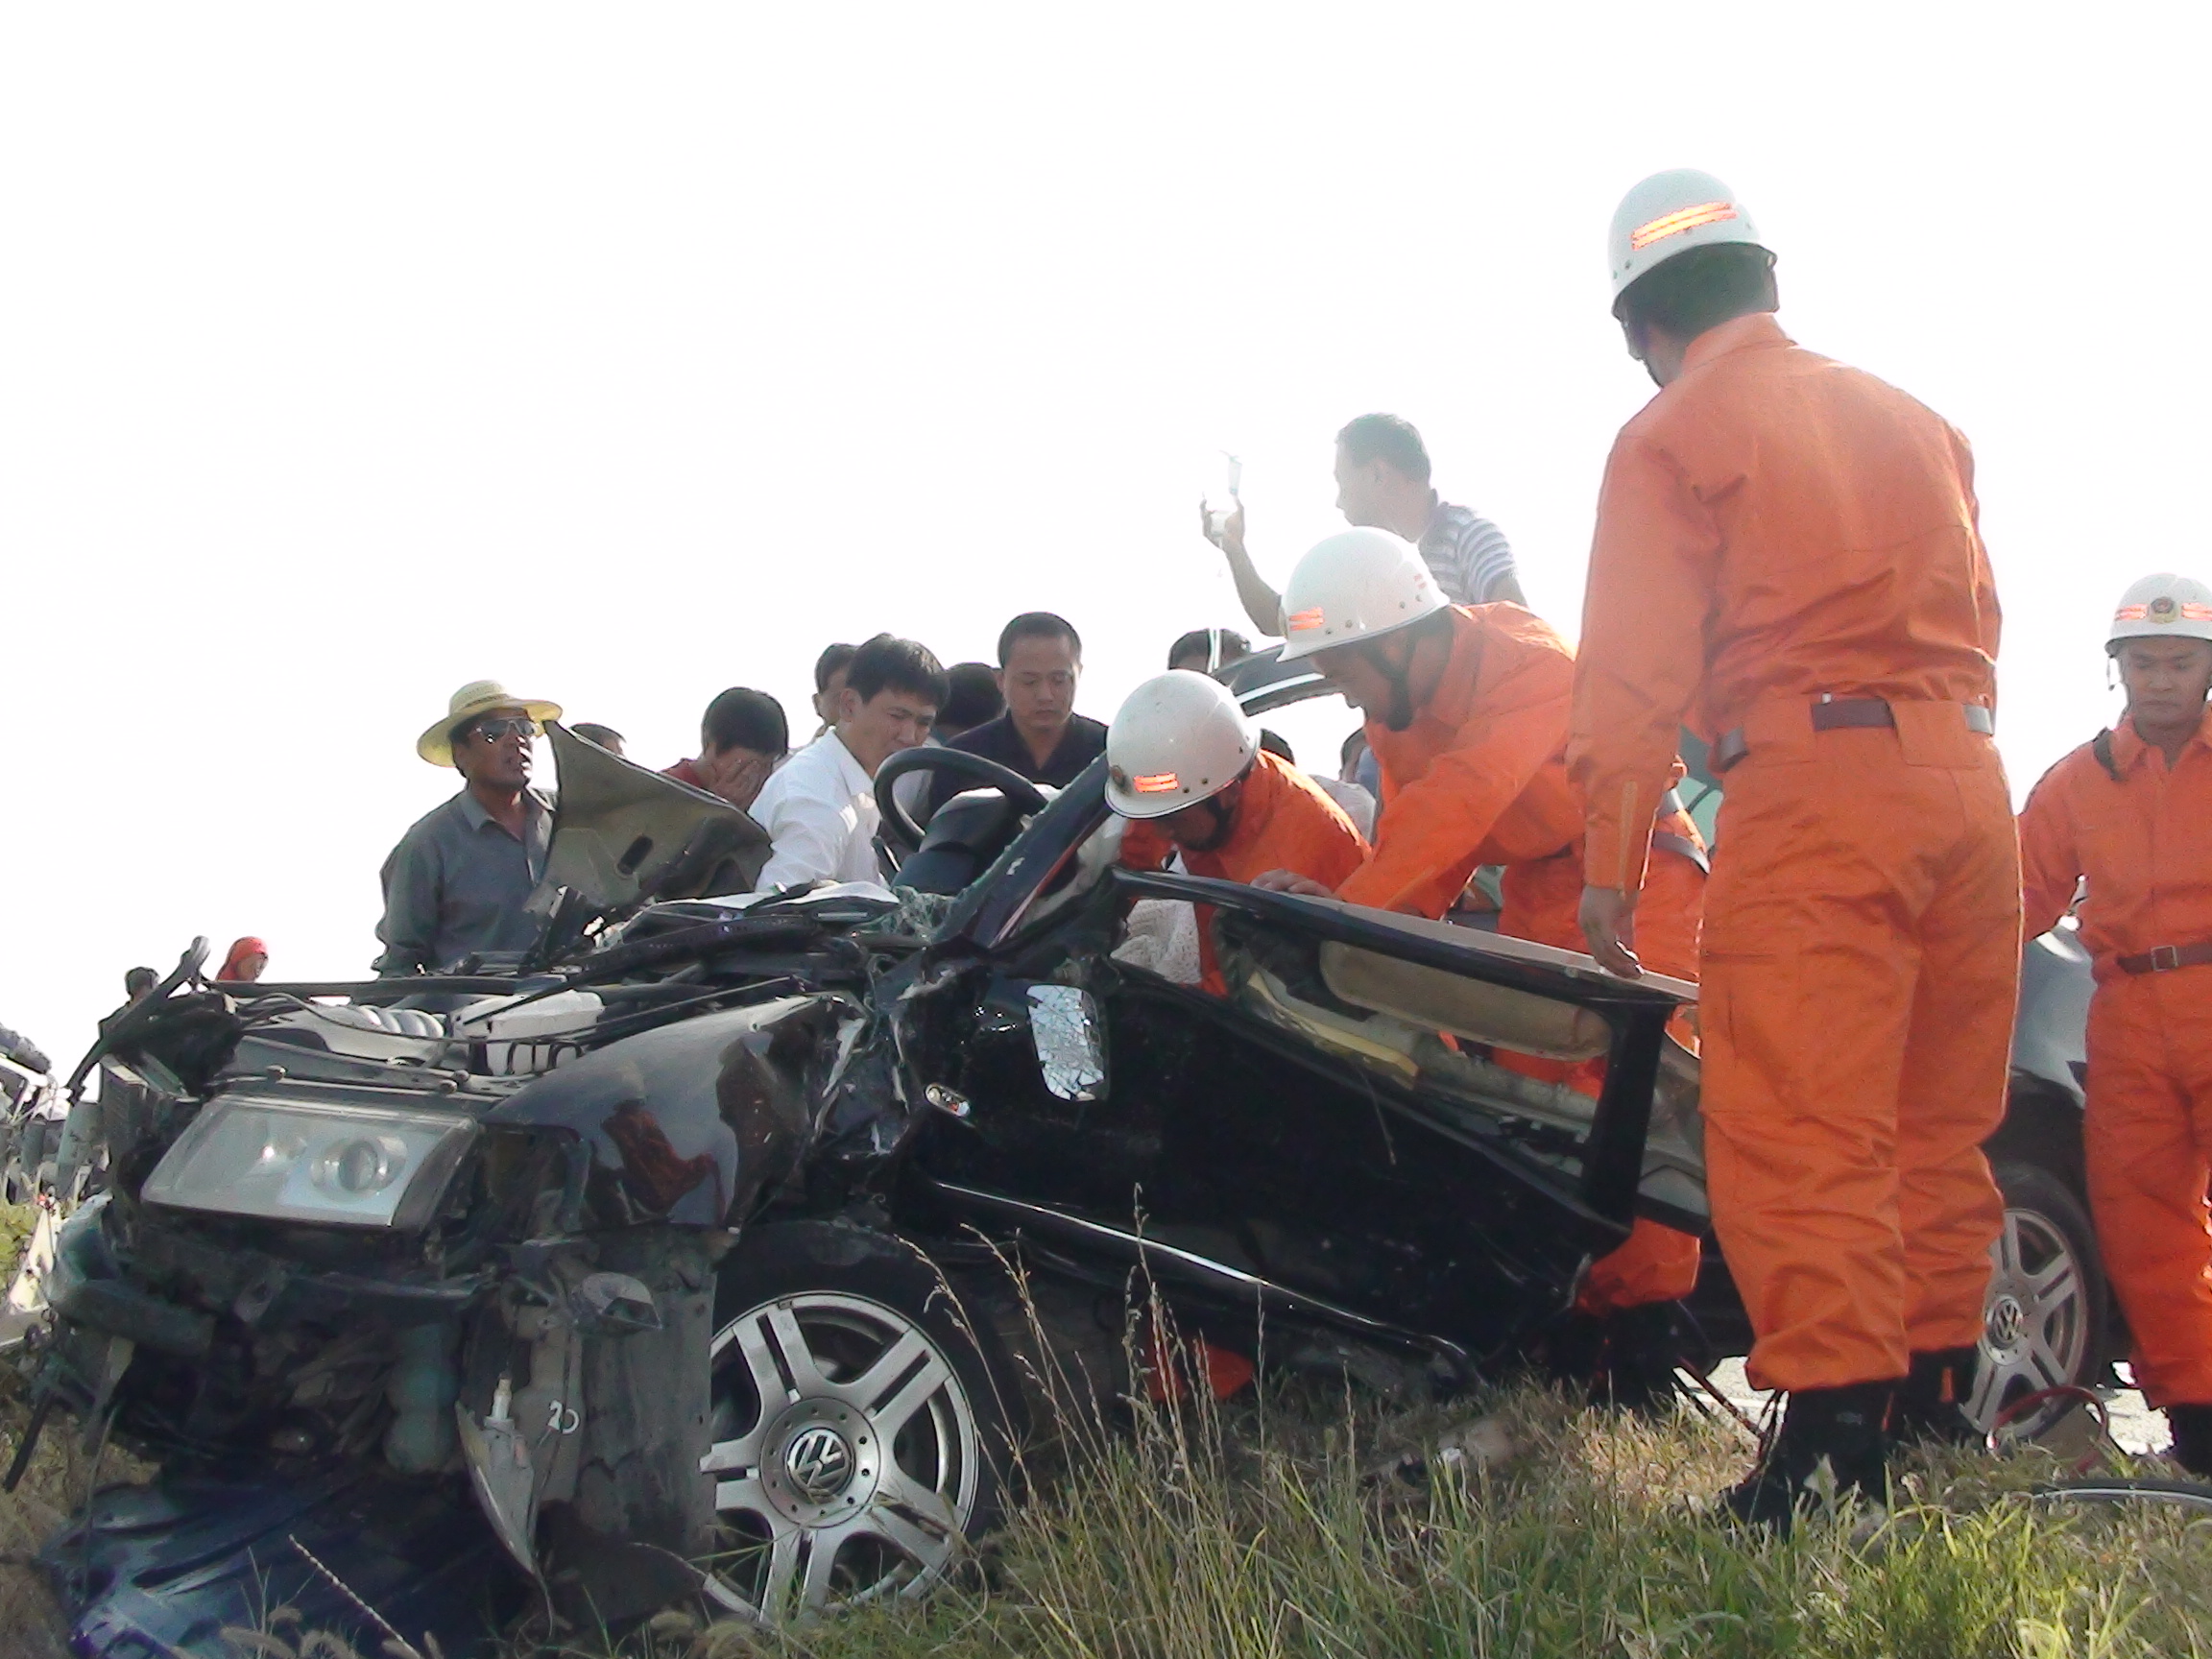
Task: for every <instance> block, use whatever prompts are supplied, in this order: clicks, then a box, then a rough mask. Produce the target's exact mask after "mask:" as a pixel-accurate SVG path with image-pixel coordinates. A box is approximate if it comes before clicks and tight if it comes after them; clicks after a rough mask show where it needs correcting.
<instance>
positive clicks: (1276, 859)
mask: <svg viewBox="0 0 2212 1659" xmlns="http://www.w3.org/2000/svg"><path fill="white" fill-rule="evenodd" d="M1106 803H1107V805H1110V806H1111V807H1113V809H1114V810H1115V811H1116V812H1118V813H1119V814H1120V815H1121V816H1122V817H1123V818H1125V819H1128V820H1129V821H1130V822H1129V825H1128V828H1127V829H1126V831H1125V832H1124V834H1123V837H1122V842H1121V862H1122V863H1124V864H1126V865H1128V866H1130V867H1131V868H1132V869H1138V870H1157V869H1159V868H1160V867H1161V866H1162V865H1164V864H1166V862H1167V860H1168V859H1169V858H1170V857H1172V856H1173V855H1174V854H1178V853H1180V854H1182V855H1183V867H1184V868H1185V869H1186V870H1188V871H1190V874H1191V875H1193V876H1205V877H1211V878H1214V879H1216V880H1222V881H1250V880H1251V879H1252V878H1254V877H1256V876H1261V875H1263V874H1265V873H1266V872H1268V871H1270V870H1295V871H1297V872H1298V873H1299V874H1300V875H1301V876H1305V877H1309V878H1311V879H1313V880H1315V881H1318V882H1322V883H1324V884H1328V885H1334V883H1336V882H1338V881H1341V880H1343V879H1344V878H1345V877H1346V876H1348V875H1350V874H1351V873H1352V872H1353V871H1354V870H1357V869H1358V867H1359V862H1360V860H1361V859H1362V858H1364V857H1365V856H1366V855H1367V843H1366V842H1365V841H1364V840H1362V839H1361V838H1360V835H1359V831H1358V829H1354V828H1353V825H1352V820H1351V819H1350V818H1349V817H1347V816H1346V815H1345V812H1344V809H1343V808H1342V807H1341V806H1339V805H1336V803H1335V802H1334V801H1333V800H1331V799H1330V798H1329V796H1328V795H1327V794H1326V793H1325V792H1323V790H1322V788H1321V786H1320V785H1319V784H1318V783H1315V782H1314V781H1312V780H1311V779H1310V778H1308V777H1307V776H1306V774H1305V773H1303V772H1301V771H1299V770H1298V769H1297V768H1296V767H1295V766H1292V765H1291V764H1290V763H1289V762H1288V761H1286V760H1281V759H1278V758H1277V757H1275V756H1273V755H1270V754H1268V753H1266V752H1265V751H1264V750H1262V748H1261V747H1260V733H1259V731H1258V729H1257V728H1255V727H1254V726H1253V724H1252V722H1251V720H1250V719H1249V718H1248V717H1247V716H1246V714H1245V713H1244V710H1243V709H1240V708H1238V706H1237V699H1236V698H1235V697H1234V696H1232V695H1231V694H1230V691H1229V688H1228V687H1227V686H1226V685H1222V684H1221V683H1220V682H1219V681H1218V680H1215V679H1213V678H1212V677H1211V676H1209V675H1205V674H1194V673H1192V672H1190V670H1189V669H1184V668H1175V669H1169V670H1168V671H1167V672H1166V673H1165V674H1159V675H1155V676H1154V677H1153V678H1152V679H1150V680H1147V681H1145V682H1144V684H1143V685H1140V686H1138V687H1137V689H1136V690H1134V691H1132V692H1130V693H1129V696H1128V698H1127V700H1126V701H1124V702H1123V703H1122V705H1121V708H1120V709H1119V711H1118V712H1117V713H1116V714H1115V716H1114V723H1113V724H1112V725H1111V726H1109V727H1108V728H1107V729H1106ZM1200 910H1201V914H1200V916H1199V918H1198V922H1199V926H1198V959H1199V965H1200V967H1201V969H1202V970H1203V981H1202V982H1203V984H1204V985H1205V987H1206V989H1207V990H1209V991H1211V992H1213V993H1214V995H1215V996H1220V995H1222V994H1223V992H1224V991H1225V989H1226V987H1225V985H1224V984H1223V982H1222V978H1221V970H1220V967H1219V964H1218V963H1217V962H1216V961H1215V959H1214V930H1213V928H1212V927H1211V926H1209V925H1208V923H1209V917H1208V915H1207V914H1206V910H1205V907H1204V906H1201V907H1200Z"/></svg>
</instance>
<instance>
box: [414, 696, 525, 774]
mask: <svg viewBox="0 0 2212 1659" xmlns="http://www.w3.org/2000/svg"><path fill="white" fill-rule="evenodd" d="M493 709H522V710H523V711H524V712H526V713H527V714H528V715H529V716H530V718H531V719H533V720H535V721H537V722H538V724H539V725H541V726H542V725H544V724H545V722H546V721H548V720H558V719H560V718H561V705H560V704H558V703H533V702H532V701H531V700H530V699H529V698H527V697H517V696H516V695H515V694H514V693H513V692H511V691H509V690H508V689H507V687H506V686H504V685H500V684H499V682H498V681H496V680H471V681H469V684H468V685H464V686H462V687H461V689H460V690H458V691H456V692H454V693H453V701H452V704H451V706H450V707H449V708H447V709H446V710H445V718H444V719H443V720H439V721H437V722H435V723H433V724H432V726H431V727H430V729H429V730H428V731H427V732H425V733H422V735H421V736H420V737H418V738H416V739H415V753H416V754H418V755H420V756H421V757H422V758H423V759H425V760H427V761H429V762H430V764H431V765H433V766H450V765H452V764H453V732H454V729H455V728H456V727H458V726H459V725H460V724H461V723H462V722H463V721H464V720H473V719H474V718H475V717H476V716H477V715H479V714H489V713H491V712H492V710H493Z"/></svg>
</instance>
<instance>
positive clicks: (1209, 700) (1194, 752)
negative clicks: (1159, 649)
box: [1106, 668, 1260, 818]
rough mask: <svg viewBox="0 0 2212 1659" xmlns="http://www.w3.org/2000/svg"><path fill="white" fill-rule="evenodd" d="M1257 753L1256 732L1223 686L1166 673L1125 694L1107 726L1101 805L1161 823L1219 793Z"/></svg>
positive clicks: (1181, 672) (1182, 671)
mask: <svg viewBox="0 0 2212 1659" xmlns="http://www.w3.org/2000/svg"><path fill="white" fill-rule="evenodd" d="M1259 753H1260V733H1259V729H1258V728H1257V727H1255V726H1254V725H1253V724H1252V721H1251V719H1250V717H1249V716H1247V715H1246V714H1245V712H1244V710H1243V709H1239V708H1238V707H1237V699H1236V697H1235V696H1234V695H1232V694H1231V692H1230V690H1229V687H1228V686H1226V685H1222V684H1221V682H1220V681H1218V680H1216V679H1214V677H1213V676H1211V675H1208V674H1193V673H1192V672H1191V671H1190V669H1188V668H1170V669H1168V670H1167V672H1166V673H1165V674H1155V675H1154V676H1153V677H1152V678H1151V679H1149V680H1147V681H1145V682H1144V684H1143V685H1140V686H1138V687H1137V689H1136V690H1134V691H1132V692H1130V693H1129V695H1128V697H1127V698H1126V699H1125V700H1124V701H1123V702H1122V705H1121V708H1120V709H1119V711H1118V713H1116V714H1115V716H1114V724H1113V725H1111V726H1109V727H1107V728H1106V805H1109V806H1111V807H1113V808H1114V810H1115V811H1117V812H1118V813H1120V814H1121V816H1122V817H1124V818H1165V817H1166V816H1167V814H1168V813H1170V812H1180V811H1182V810H1183V808H1184V807H1186V806H1193V805H1197V804H1198V803H1199V802H1201V801H1204V800H1206V799H1207V798H1208V797H1209V796H1214V795H1218V794H1219V793H1220V792H1221V791H1222V790H1224V789H1226V788H1228V787H1229V785H1230V784H1232V783H1234V782H1236V781H1237V780H1238V779H1239V778H1241V777H1243V776H1244V773H1245V771H1246V769H1247V768H1249V767H1250V766H1251V764H1252V757H1254V756H1255V755H1257V754H1259Z"/></svg>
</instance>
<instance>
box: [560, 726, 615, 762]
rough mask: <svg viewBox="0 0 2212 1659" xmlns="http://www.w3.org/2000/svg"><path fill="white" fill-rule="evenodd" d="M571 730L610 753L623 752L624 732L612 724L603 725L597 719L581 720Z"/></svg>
mask: <svg viewBox="0 0 2212 1659" xmlns="http://www.w3.org/2000/svg"><path fill="white" fill-rule="evenodd" d="M568 730H569V731H571V732H573V733H576V735H577V736H579V737H581V738H583V739H584V741H585V742H587V743H596V744H598V745H599V747H600V748H602V749H604V750H606V751H607V753H608V754H610V755H620V754H621V753H622V733H619V732H617V731H615V730H614V728H613V727H612V726H602V725H600V724H599V722H598V721H596V720H579V721H577V722H576V723H575V724H574V725H573V726H571V727H569V728H568Z"/></svg>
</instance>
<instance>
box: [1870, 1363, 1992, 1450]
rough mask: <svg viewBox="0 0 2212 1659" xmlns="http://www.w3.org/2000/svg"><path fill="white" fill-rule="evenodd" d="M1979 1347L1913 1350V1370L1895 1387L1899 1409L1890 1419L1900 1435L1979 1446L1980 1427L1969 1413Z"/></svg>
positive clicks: (1940, 1443) (1942, 1444) (1941, 1444)
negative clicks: (1921, 1351)
mask: <svg viewBox="0 0 2212 1659" xmlns="http://www.w3.org/2000/svg"><path fill="white" fill-rule="evenodd" d="M1980 1358H1981V1350H1979V1349H1976V1348H1936V1349H1932V1350H1930V1351H1929V1352H1927V1353H1923V1354H1915V1355H1913V1356H1912V1370H1911V1374H1910V1375H1909V1376H1907V1377H1906V1379H1905V1381H1904V1382H1903V1383H1899V1384H1898V1387H1897V1409H1896V1411H1895V1412H1894V1413H1893V1414H1892V1416H1891V1418H1890V1423H1889V1429H1890V1432H1891V1433H1893V1434H1894V1435H1895V1436H1896V1437H1897V1439H1898V1440H1900V1441H1907V1440H1928V1441H1933V1442H1934V1443H1935V1444H1936V1445H1939V1446H1980V1445H1982V1444H1983V1443H1984V1435H1983V1433H1982V1431H1980V1430H1978V1429H1976V1428H1975V1427H1974V1425H1973V1423H1972V1422H1970V1421H1969V1420H1968V1418H1967V1416H1966V1402H1967V1401H1969V1400H1971V1399H1972V1398H1973V1397H1974V1367H1975V1365H1976V1364H1977V1363H1978V1362H1979V1361H1980Z"/></svg>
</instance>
